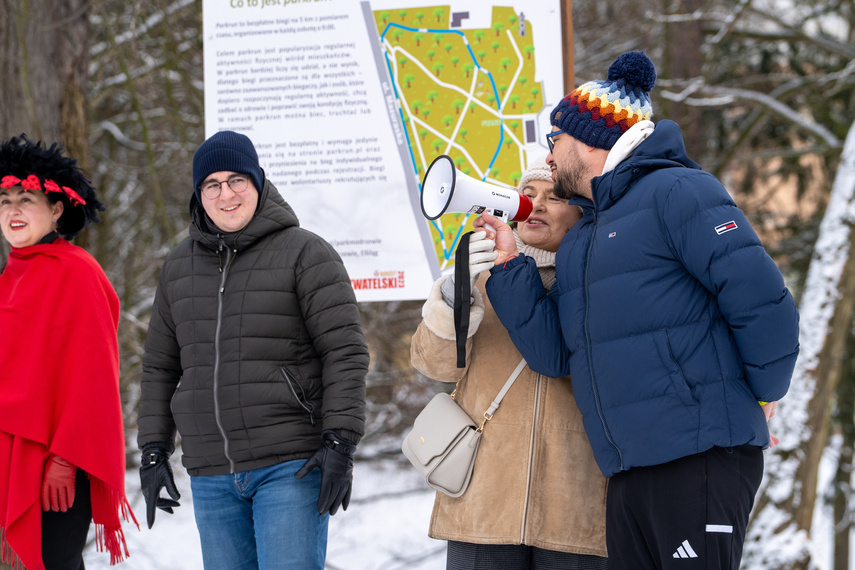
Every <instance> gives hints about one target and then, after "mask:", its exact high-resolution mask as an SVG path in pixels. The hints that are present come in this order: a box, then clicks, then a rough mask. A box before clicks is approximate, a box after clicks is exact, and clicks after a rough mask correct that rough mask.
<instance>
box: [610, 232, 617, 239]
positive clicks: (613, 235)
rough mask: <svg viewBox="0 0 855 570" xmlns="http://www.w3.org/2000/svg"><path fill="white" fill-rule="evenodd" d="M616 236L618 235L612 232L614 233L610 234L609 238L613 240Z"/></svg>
mask: <svg viewBox="0 0 855 570" xmlns="http://www.w3.org/2000/svg"><path fill="white" fill-rule="evenodd" d="M616 235H617V232H612V233H610V234H609V237H610V238H613V237H615V236H616Z"/></svg>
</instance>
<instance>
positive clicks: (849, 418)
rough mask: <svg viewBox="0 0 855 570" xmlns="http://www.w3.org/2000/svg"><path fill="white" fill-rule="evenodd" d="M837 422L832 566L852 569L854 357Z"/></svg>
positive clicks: (854, 347)
mask: <svg viewBox="0 0 855 570" xmlns="http://www.w3.org/2000/svg"><path fill="white" fill-rule="evenodd" d="M853 351H855V336H851V335H850V337H849V343H848V350H847V354H849V355H852V354H855V352H853ZM835 415H836V416H837V418H836V420H837V425H838V426H839V430H840V433H841V438H842V442H841V445H840V458H839V459H838V461H837V473H836V474H835V477H834V482H835V485H834V518H833V522H834V550H833V552H834V562H833V564H832V566H831V568H832V569H833V570H849V550H850V544H849V542H850V541H849V535H850V533H851V532H852V510H851V508H850V506H849V502H850V498H851V496H852V468H853V464H852V459H853V457H852V455H853V452H852V450H853V447H855V423H853V420H855V358H853V357H852V356H849V357H848V358H846V361H845V363H844V368H843V372H842V374H841V381H840V386H839V388H838V390H837V413H836V414H835Z"/></svg>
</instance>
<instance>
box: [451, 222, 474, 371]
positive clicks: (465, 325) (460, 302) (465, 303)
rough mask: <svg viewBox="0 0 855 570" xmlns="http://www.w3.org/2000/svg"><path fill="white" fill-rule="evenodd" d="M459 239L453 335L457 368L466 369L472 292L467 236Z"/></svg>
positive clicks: (455, 256) (455, 273) (456, 255)
mask: <svg viewBox="0 0 855 570" xmlns="http://www.w3.org/2000/svg"><path fill="white" fill-rule="evenodd" d="M471 235H472V232H466V233H465V234H463V236H462V237H461V238H460V245H458V246H457V251H456V252H455V255H454V334H455V340H456V344H457V367H458V368H465V367H466V339H467V337H468V336H469V309H470V297H471V295H472V292H471V291H470V290H469V236H471Z"/></svg>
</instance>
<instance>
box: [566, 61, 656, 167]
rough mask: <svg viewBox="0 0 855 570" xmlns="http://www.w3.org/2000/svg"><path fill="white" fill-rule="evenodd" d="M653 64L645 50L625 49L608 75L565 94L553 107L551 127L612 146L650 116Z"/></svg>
mask: <svg viewBox="0 0 855 570" xmlns="http://www.w3.org/2000/svg"><path fill="white" fill-rule="evenodd" d="M655 84H656V68H655V67H654V66H653V62H652V61H650V58H649V57H647V55H646V54H645V53H644V52H641V51H630V52H626V53H624V54H622V55H620V56H618V58H617V59H616V60H615V61H614V63H612V64H611V66H610V67H609V74H608V79H606V80H605V81H589V82H587V83H585V84H584V85H581V86H580V87H577V88H576V89H575V90H574V91H572V92H571V93H570V94H568V95H567V96H565V97H564V99H562V100H561V102H560V103H558V105H557V106H556V107H555V109H553V110H552V113H551V114H550V115H549V120H550V122H551V123H552V125H553V126H554V127H558V128H559V129H561V131H562V132H565V133H567V134H569V135H570V136H572V137H573V138H574V139H576V140H579V141H581V142H583V143H585V144H586V145H588V146H592V147H595V148H601V149H604V150H611V148H612V146H614V144H615V142H617V140H618V139H619V138H620V136H621V135H622V134H623V133H625V132H626V131H627V129H629V128H630V127H631V126H632V125H634V124H635V123H637V122H639V121H642V120H645V119H650V117H651V116H652V115H653V107H652V105H651V104H650V95H649V94H648V92H649V91H650V90H651V89H653V86H654V85H655Z"/></svg>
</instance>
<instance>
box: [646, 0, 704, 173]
mask: <svg viewBox="0 0 855 570" xmlns="http://www.w3.org/2000/svg"><path fill="white" fill-rule="evenodd" d="M662 3H663V13H668V14H693V13H695V12H698V13H700V12H702V11H703V9H704V8H705V7H706V4H707V3H706V2H704V0H663V2H662ZM664 29H665V38H664V42H663V43H664V49H663V50H662V58H663V62H662V64H661V65H660V66H659V73H660V74H661V75H662V77H663V78H665V79H692V78H693V77H699V76H702V75H703V69H704V61H705V58H704V54H702V53H701V46H703V45H704V39H705V36H704V30H703V22H702V21H701V20H700V19H697V20H689V21H680V22H669V23H667V24H665V26H664ZM657 103H658V109H657V110H656V111H657V113H656V114H657V115H658V116H659V118H663V117H667V118H669V119H671V120H673V121H675V122H676V123H677V124H678V125H683V127H684V128H683V139H684V142H685V144H686V152H687V153H688V155H689V158H692V159H693V160H696V161H698V162H701V161H702V160H703V154H704V152H705V141H706V135H705V134H704V131H705V130H704V129H703V128H700V125H702V124H703V122H702V119H701V113H702V109H701V108H700V107H696V106H692V105H686V104H685V103H677V102H673V101H668V100H666V99H662V100H659V101H657Z"/></svg>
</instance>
